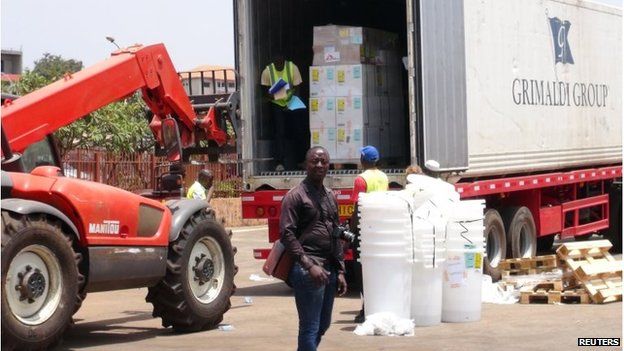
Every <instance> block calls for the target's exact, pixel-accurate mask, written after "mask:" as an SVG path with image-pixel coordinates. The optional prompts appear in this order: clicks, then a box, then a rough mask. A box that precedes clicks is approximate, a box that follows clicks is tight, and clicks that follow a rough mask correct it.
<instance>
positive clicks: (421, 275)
mask: <svg viewBox="0 0 624 351" xmlns="http://www.w3.org/2000/svg"><path fill="white" fill-rule="evenodd" d="M442 263H443V262H440V264H439V265H438V266H437V267H428V266H426V265H423V264H422V263H421V262H414V264H413V265H412V298H411V308H410V314H411V318H412V319H413V320H414V325H416V326H417V327H426V326H431V325H436V324H439V323H440V322H441V320H442V274H443V272H444V266H443V264H442Z"/></svg>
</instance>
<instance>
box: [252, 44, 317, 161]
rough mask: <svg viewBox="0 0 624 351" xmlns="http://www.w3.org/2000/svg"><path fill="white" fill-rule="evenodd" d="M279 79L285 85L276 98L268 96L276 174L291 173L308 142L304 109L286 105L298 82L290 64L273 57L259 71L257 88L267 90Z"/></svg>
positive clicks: (280, 55) (280, 58) (296, 68)
mask: <svg viewBox="0 0 624 351" xmlns="http://www.w3.org/2000/svg"><path fill="white" fill-rule="evenodd" d="M280 78H281V79H282V80H284V81H285V82H286V83H287V84H288V85H287V86H286V87H285V89H283V90H281V91H279V92H278V93H276V94H271V93H269V94H268V98H269V100H270V102H271V114H272V118H273V126H274V128H275V129H274V133H275V134H274V136H275V149H274V159H275V160H276V161H277V162H276V167H275V170H276V171H283V170H285V169H289V170H292V169H295V168H296V166H297V164H298V163H301V162H302V161H303V159H304V158H305V153H306V151H307V150H308V146H309V145H308V144H309V141H310V137H309V128H308V123H307V117H306V114H305V109H301V110H291V109H289V102H290V101H291V99H292V98H293V96H294V95H295V93H296V89H297V87H298V86H299V85H300V84H301V82H302V79H301V73H300V72H299V68H298V67H297V66H296V65H295V64H294V63H293V62H292V61H288V60H285V59H284V56H283V55H282V54H277V55H275V58H274V59H273V62H272V63H270V64H269V65H267V66H266V67H265V68H264V70H263V71H262V76H261V78H260V84H262V85H263V86H265V87H269V89H270V87H273V86H274V84H275V83H276V82H278V81H279V79H280ZM267 92H268V90H267Z"/></svg>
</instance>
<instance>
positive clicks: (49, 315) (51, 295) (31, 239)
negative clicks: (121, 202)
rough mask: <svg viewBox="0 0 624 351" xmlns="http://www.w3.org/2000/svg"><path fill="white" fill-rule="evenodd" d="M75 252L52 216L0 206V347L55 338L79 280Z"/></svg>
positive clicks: (44, 343) (32, 345) (37, 344)
mask: <svg viewBox="0 0 624 351" xmlns="http://www.w3.org/2000/svg"><path fill="white" fill-rule="evenodd" d="M81 257H82V256H81V255H80V254H76V253H75V251H74V250H73V248H72V240H71V239H70V238H69V237H68V236H67V235H65V234H64V233H63V231H62V229H61V224H60V223H59V222H58V221H57V220H55V219H54V218H52V217H49V216H46V215H42V214H35V215H20V214H16V213H12V212H9V211H2V349H3V350H4V349H9V350H10V349H18V350H40V349H47V348H48V347H51V346H54V345H55V344H57V343H58V342H59V341H60V340H61V337H62V335H63V332H64V331H65V330H66V329H67V327H68V326H69V325H70V324H71V316H72V314H73V313H74V310H75V308H76V304H77V303H78V300H79V297H78V294H79V287H80V283H81V281H83V280H84V279H83V277H82V275H80V273H79V270H78V264H79V263H80V260H81Z"/></svg>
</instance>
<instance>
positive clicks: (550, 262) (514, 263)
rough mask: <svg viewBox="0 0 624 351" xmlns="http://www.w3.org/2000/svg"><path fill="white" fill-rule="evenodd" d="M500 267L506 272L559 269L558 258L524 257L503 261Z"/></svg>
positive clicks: (552, 256)
mask: <svg viewBox="0 0 624 351" xmlns="http://www.w3.org/2000/svg"><path fill="white" fill-rule="evenodd" d="M499 267H500V268H501V269H502V270H505V271H513V270H530V269H545V268H550V269H553V268H556V267H557V256H556V255H547V256H535V257H522V258H510V259H506V260H502V261H501V262H500V263H499Z"/></svg>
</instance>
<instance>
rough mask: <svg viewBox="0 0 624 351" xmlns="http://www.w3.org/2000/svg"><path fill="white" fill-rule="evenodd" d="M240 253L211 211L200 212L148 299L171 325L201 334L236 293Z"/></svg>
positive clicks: (186, 228)
mask: <svg viewBox="0 0 624 351" xmlns="http://www.w3.org/2000/svg"><path fill="white" fill-rule="evenodd" d="M234 252H235V250H234V249H233V248H232V244H231V242H230V237H229V235H228V232H226V230H225V228H224V227H223V226H222V225H221V224H219V223H218V222H217V221H216V220H215V218H214V216H211V215H209V213H207V212H205V211H200V212H197V213H195V214H194V215H193V216H191V217H190V218H189V220H188V221H187V223H186V224H185V225H184V227H183V228H182V231H181V232H180V235H179V237H178V239H177V240H176V241H174V242H172V243H170V244H169V253H168V258H167V272H166V275H165V278H164V279H163V280H161V281H160V282H159V283H158V284H157V285H156V286H154V287H151V288H149V291H148V294H147V297H146V300H147V301H148V302H151V303H152V304H153V305H154V311H153V313H152V314H153V316H154V317H160V318H162V325H163V327H165V328H168V327H173V329H174V330H175V331H176V332H195V331H200V330H205V329H210V328H214V327H216V326H217V325H218V324H219V323H220V322H221V321H222V320H223V315H224V314H225V312H227V311H228V310H229V309H230V306H231V304H230V296H232V294H233V293H234V291H235V289H236V286H235V285H234V275H235V274H236V273H237V271H238V267H236V266H235V265H234Z"/></svg>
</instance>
